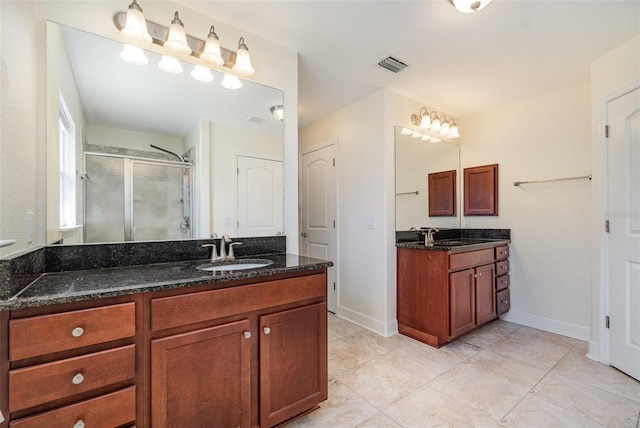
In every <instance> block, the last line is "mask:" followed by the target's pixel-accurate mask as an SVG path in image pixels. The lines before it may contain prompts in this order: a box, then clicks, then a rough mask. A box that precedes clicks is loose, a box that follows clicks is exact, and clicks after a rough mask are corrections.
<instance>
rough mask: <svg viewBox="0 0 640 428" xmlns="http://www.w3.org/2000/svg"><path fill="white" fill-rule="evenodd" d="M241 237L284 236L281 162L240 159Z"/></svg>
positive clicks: (239, 216) (239, 233)
mask: <svg viewBox="0 0 640 428" xmlns="http://www.w3.org/2000/svg"><path fill="white" fill-rule="evenodd" d="M237 188H238V190H237V197H238V224H237V227H238V236H271V235H282V227H283V217H282V215H283V209H284V207H283V204H282V201H283V189H282V161H279V160H272V159H262V158H254V157H249V156H238V183H237Z"/></svg>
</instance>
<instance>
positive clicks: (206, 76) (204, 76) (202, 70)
mask: <svg viewBox="0 0 640 428" xmlns="http://www.w3.org/2000/svg"><path fill="white" fill-rule="evenodd" d="M191 77H193V78H194V79H196V80H199V81H200V82H212V81H213V73H212V72H211V69H209V68H207V67H204V66H202V65H196V66H194V67H193V70H192V71H191Z"/></svg>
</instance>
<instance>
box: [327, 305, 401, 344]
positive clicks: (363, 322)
mask: <svg viewBox="0 0 640 428" xmlns="http://www.w3.org/2000/svg"><path fill="white" fill-rule="evenodd" d="M336 315H337V316H339V317H340V318H344V319H345V320H347V321H349V322H352V323H354V324H356V325H359V326H360V327H363V328H366V329H367V330H371V331H373V332H374V333H378V334H379V335H381V336H385V337H389V336H393V335H394V334H398V321H397V320H393V321H392V322H388V323H385V322H382V321H379V320H377V319H374V318H371V317H370V316H368V315H364V314H361V313H360V312H356V311H353V310H351V309H349V308H345V307H344V306H338V311H337V312H336Z"/></svg>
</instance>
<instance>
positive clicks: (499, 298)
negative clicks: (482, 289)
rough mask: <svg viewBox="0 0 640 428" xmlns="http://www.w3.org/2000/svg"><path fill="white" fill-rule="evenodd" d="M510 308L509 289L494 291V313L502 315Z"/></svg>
mask: <svg viewBox="0 0 640 428" xmlns="http://www.w3.org/2000/svg"><path fill="white" fill-rule="evenodd" d="M510 308H511V295H510V293H509V289H508V288H505V289H504V290H502V291H498V292H497V293H496V315H502V314H504V313H505V312H508V311H509V309H510Z"/></svg>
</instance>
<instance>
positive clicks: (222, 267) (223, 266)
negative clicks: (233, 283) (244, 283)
mask: <svg viewBox="0 0 640 428" xmlns="http://www.w3.org/2000/svg"><path fill="white" fill-rule="evenodd" d="M272 264H273V261H272V260H269V259H239V260H224V261H220V262H214V263H207V264H204V265H200V266H197V267H196V269H198V270H204V271H208V272H223V271H230V270H245V269H258V268H263V267H267V266H270V265H272Z"/></svg>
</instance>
